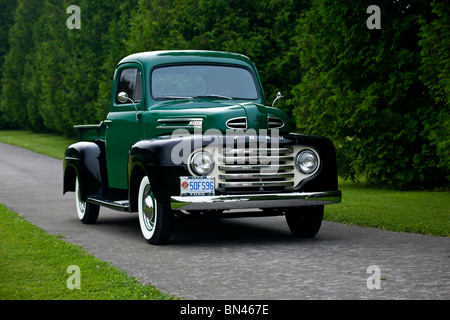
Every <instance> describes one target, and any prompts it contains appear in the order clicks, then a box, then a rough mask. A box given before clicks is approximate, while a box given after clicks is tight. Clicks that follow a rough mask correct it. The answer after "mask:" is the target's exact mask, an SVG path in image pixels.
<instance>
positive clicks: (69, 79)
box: [0, 0, 450, 188]
mask: <svg viewBox="0 0 450 320" xmlns="http://www.w3.org/2000/svg"><path fill="white" fill-rule="evenodd" d="M375 2H377V1H375ZM378 2H379V4H378V6H379V7H380V10H381V29H368V28H367V26H366V20H367V19H368V18H369V16H370V13H367V12H366V9H367V8H368V6H369V5H371V4H374V3H373V1H358V2H356V3H355V2H354V1H349V0H346V1H339V2H335V1H325V0H323V1H322V0H321V1H298V0H297V1H296V0H247V1H239V0H216V1H209V0H183V1H181V0H123V1H122V0H121V1H119V0H110V1H91V0H78V1H76V3H74V2H73V1H69V0H63V1H61V0H14V1H13V0H0V6H1V16H2V18H3V19H2V26H1V28H0V42H1V44H2V46H1V48H0V72H1V74H0V77H1V83H0V84H1V86H0V89H1V99H0V129H27V130H29V129H31V130H34V131H37V132H56V133H62V134H65V135H73V133H74V132H73V130H72V126H73V125H74V124H83V123H96V122H99V121H101V120H102V119H104V118H105V116H106V114H107V112H108V107H109V99H110V91H111V85H112V76H113V70H114V67H115V64H116V63H117V62H118V61H119V60H120V59H121V58H123V57H124V56H126V55H128V54H131V53H134V52H139V51H150V50H159V49H204V50H224V51H233V52H239V53H243V54H245V55H247V56H249V57H250V58H251V59H252V60H253V61H254V62H255V63H256V64H257V66H258V68H259V71H260V74H261V77H262V80H263V82H264V85H265V90H266V96H267V97H268V102H271V101H272V99H273V98H274V96H275V93H276V92H277V91H282V92H283V93H284V94H285V96H286V99H285V100H284V103H279V104H278V106H280V107H281V108H283V109H284V110H285V111H287V112H288V113H290V114H291V115H292V119H293V124H294V125H296V126H297V130H298V131H301V132H305V133H311V134H319V135H325V136H328V137H329V138H331V139H332V140H333V141H334V142H335V144H336V148H337V152H338V156H339V161H338V163H339V170H340V174H341V175H342V176H343V177H346V178H360V177H365V178H366V179H367V181H369V182H370V183H374V184H379V185H384V186H389V187H394V188H433V187H441V186H445V185H448V182H449V180H450V153H449V149H450V148H449V140H450V120H449V117H450V116H449V107H450V103H449V96H450V77H449V64H450V58H449V51H448V47H449V43H450V39H449V37H450V36H449V34H450V33H449V21H448V20H449V16H450V9H449V8H450V3H449V1H448V0H445V1H431V2H430V1H424V0H409V1H403V0H395V1H394V0H391V1H378ZM73 4H76V5H77V6H79V8H80V10H81V29H69V28H67V26H66V20H67V19H68V18H69V17H70V15H71V13H67V12H66V9H67V7H69V6H70V5H73ZM5 37H7V39H6V38H5ZM1 62H3V63H1Z"/></svg>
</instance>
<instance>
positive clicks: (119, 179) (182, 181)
mask: <svg viewBox="0 0 450 320" xmlns="http://www.w3.org/2000/svg"><path fill="white" fill-rule="evenodd" d="M278 98H280V96H277V99H278ZM274 103H275V101H274ZM274 103H273V104H272V105H271V106H268V105H267V102H266V98H265V95H264V90H263V87H262V84H261V80H260V77H259V74H258V71H257V69H256V67H255V65H254V64H253V62H251V61H250V59H249V58H247V57H245V56H243V55H240V54H235V53H228V52H214V51H154V52H143V53H137V54H133V55H130V56H128V57H125V58H124V59H122V60H121V61H120V62H119V64H118V65H117V67H116V70H115V74H114V82H113V88H112V93H111V100H110V109H109V113H108V115H107V117H106V119H105V120H104V121H102V122H101V123H100V124H95V125H77V126H75V129H76V130H77V131H78V135H79V140H80V141H79V142H77V143H75V144H73V145H71V146H69V147H68V148H67V150H66V152H65V157H64V162H63V166H64V168H63V169H64V183H63V188H64V190H63V192H64V193H66V192H68V191H73V192H75V199H76V209H77V213H78V216H79V218H80V220H81V221H82V222H83V223H89V224H91V223H95V222H96V220H97V218H98V215H99V209H100V207H102V206H104V207H108V208H111V209H115V210H120V211H126V212H138V216H139V221H140V226H141V232H142V234H143V236H144V238H145V239H146V240H147V241H148V242H149V243H151V244H163V243H167V242H168V241H169V239H170V235H171V233H172V224H173V219H174V218H175V217H176V216H181V215H183V216H189V215H198V214H212V215H217V216H233V215H235V214H236V209H239V210H238V211H239V215H246V214H247V212H248V215H252V216H256V217H258V216H266V215H284V216H286V220H287V223H288V225H289V228H290V230H291V231H292V232H293V234H294V235H296V236H300V237H313V236H315V235H316V234H317V232H318V231H319V228H320V226H321V222H322V218H323V210H324V205H327V204H333V203H339V202H340V201H341V192H340V191H339V190H338V184H337V169H336V155H335V150H334V146H333V143H332V142H331V141H330V140H329V139H327V138H324V137H317V136H310V135H305V134H295V133H290V121H289V117H288V116H287V115H286V114H285V113H284V112H283V111H281V110H280V109H278V108H276V107H275V106H274Z"/></svg>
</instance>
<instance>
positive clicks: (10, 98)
mask: <svg viewBox="0 0 450 320" xmlns="http://www.w3.org/2000/svg"><path fill="white" fill-rule="evenodd" d="M41 7H42V3H41V1H39V0H18V1H17V7H16V9H15V11H14V15H13V18H14V19H13V20H14V24H13V25H12V26H11V28H10V29H9V33H8V45H9V50H8V52H7V53H6V55H5V59H4V64H3V71H2V79H1V83H0V84H1V95H0V96H1V98H0V99H1V102H0V108H1V109H0V127H2V128H20V129H23V128H28V126H29V119H28V113H27V110H26V105H27V100H28V99H30V97H28V96H27V95H26V94H25V93H24V92H23V85H22V84H23V83H25V82H24V78H23V77H24V73H25V61H26V60H27V58H28V56H29V55H30V54H31V52H32V51H33V32H32V30H33V24H34V23H35V21H36V20H37V19H38V18H39V16H40V11H41Z"/></svg>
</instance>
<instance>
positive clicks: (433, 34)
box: [419, 1, 450, 180]
mask: <svg viewBox="0 0 450 320" xmlns="http://www.w3.org/2000/svg"><path fill="white" fill-rule="evenodd" d="M431 6H432V8H433V11H432V12H433V16H432V18H433V20H431V21H426V20H425V19H424V18H422V19H421V20H420V23H421V29H420V36H421V40H420V41H419V44H420V46H421V47H422V51H421V58H422V74H421V76H420V79H421V80H422V81H423V83H424V84H425V86H427V88H428V90H429V92H430V94H431V96H432V97H433V99H434V101H435V103H436V105H438V106H439V113H438V116H437V119H436V122H435V123H430V124H429V125H430V127H429V140H430V142H431V144H432V145H433V146H434V147H435V148H436V154H437V157H438V158H439V160H440V161H439V163H438V167H439V168H440V169H441V170H442V171H443V172H444V173H446V174H447V179H448V180H450V170H449V168H450V152H449V150H450V74H449V72H450V52H449V48H448V46H449V44H450V2H449V1H443V2H435V3H432V4H431Z"/></svg>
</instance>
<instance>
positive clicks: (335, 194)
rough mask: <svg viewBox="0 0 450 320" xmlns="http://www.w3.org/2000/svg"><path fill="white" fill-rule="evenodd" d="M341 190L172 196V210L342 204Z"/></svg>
mask: <svg viewBox="0 0 450 320" xmlns="http://www.w3.org/2000/svg"><path fill="white" fill-rule="evenodd" d="M341 199H342V193H341V191H340V190H335V191H322V192H293V193H272V194H243V195H222V196H195V197H194V196H184V197H182V196H172V197H171V199H170V200H171V203H170V205H171V208H172V210H228V209H253V208H258V209H266V208H282V207H300V206H318V205H325V204H334V203H340V202H341Z"/></svg>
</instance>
